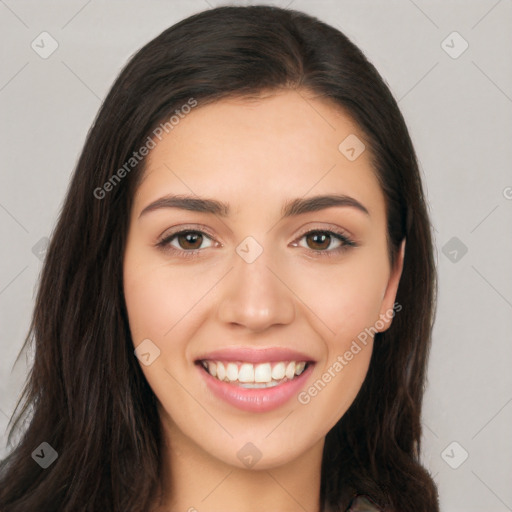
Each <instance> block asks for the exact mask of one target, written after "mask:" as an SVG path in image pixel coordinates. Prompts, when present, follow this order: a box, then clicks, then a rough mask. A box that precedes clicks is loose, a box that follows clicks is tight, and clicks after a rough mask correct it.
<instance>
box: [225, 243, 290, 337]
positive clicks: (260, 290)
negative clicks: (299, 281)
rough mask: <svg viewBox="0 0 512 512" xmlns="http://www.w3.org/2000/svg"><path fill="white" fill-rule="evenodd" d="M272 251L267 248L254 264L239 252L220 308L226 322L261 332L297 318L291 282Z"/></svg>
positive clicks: (227, 278) (226, 284)
mask: <svg viewBox="0 0 512 512" xmlns="http://www.w3.org/2000/svg"><path fill="white" fill-rule="evenodd" d="M269 252H270V251H266V250H265V251H263V253H262V254H261V255H260V256H259V257H258V258H257V259H256V260H255V261H253V262H252V263H247V262H246V261H244V260H243V259H242V258H240V257H238V255H236V257H235V259H234V268H233V270H232V271H231V272H229V273H228V275H227V276H226V278H225V279H224V283H223V287H222V292H221V300H220V304H219V308H218V319H219V320H220V321H221V322H223V323H224V324H230V325H231V326H233V325H238V326H241V327H244V328H246V329H247V330H250V331H253V332H261V331H264V330H266V329H268V328H269V327H271V326H273V325H285V324H289V323H291V322H292V321H293V320H294V318H295V303H294V294H293V292H292V291H291V290H290V288H288V286H290V283H288V282H287V279H286V275H285V274H286V273H285V272H281V271H280V270H279V268H280V267H279V266H278V265H277V264H275V261H273V260H272V259H271V258H270V255H269Z"/></svg>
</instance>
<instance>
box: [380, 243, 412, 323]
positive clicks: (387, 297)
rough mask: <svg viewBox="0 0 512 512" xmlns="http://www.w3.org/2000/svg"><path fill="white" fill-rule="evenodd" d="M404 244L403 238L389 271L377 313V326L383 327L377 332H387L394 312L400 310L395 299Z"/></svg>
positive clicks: (401, 267) (399, 305) (401, 266)
mask: <svg viewBox="0 0 512 512" xmlns="http://www.w3.org/2000/svg"><path fill="white" fill-rule="evenodd" d="M405 242H406V239H405V238H404V239H403V240H402V243H401V244H400V249H399V250H398V253H397V256H396V260H395V264H394V267H393V268H392V269H391V273H390V276H389V280H388V284H387V287H386V290H385V292H384V297H383V298H382V304H381V309H380V313H379V325H382V324H384V325H383V326H382V328H381V329H378V332H384V331H387V330H388V329H389V327H390V326H391V322H392V320H393V317H394V316H395V312H398V311H400V310H401V309H402V305H401V304H397V303H396V302H395V299H396V294H397V291H398V285H399V283H400V278H401V277H402V270H403V266H404V258H405Z"/></svg>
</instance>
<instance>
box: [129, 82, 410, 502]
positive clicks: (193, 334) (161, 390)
mask: <svg viewBox="0 0 512 512" xmlns="http://www.w3.org/2000/svg"><path fill="white" fill-rule="evenodd" d="M350 134H355V135H356V136H357V137H358V138H359V139H361V140H363V135H362V133H361V132H360V130H359V129H358V127H357V125H356V124H354V123H353V121H351V119H350V118H349V117H348V116H347V115H345V114H344V113H343V111H342V110H341V109H339V108H337V107H335V106H334V105H333V104H331V103H330V102H329V101H327V100H323V99H319V98H315V97H313V96H311V95H308V94H307V93H306V92H305V91H300V94H299V92H296V91H287V92H277V93H272V94H267V95H265V96H264V97H262V98H261V99H259V100H258V101H254V100H247V99H233V98H231V99H228V100H222V101H220V102H217V103H215V104H211V105H207V106H204V107H201V106H198V107H196V108H195V109H193V110H192V112H191V113H189V114H188V115H187V116H186V117H185V118H184V119H183V120H181V121H180V122H179V124H178V125H177V126H175V127H174V129H173V130H172V131H171V132H169V134H167V135H166V136H165V137H164V138H162V140H161V141H159V142H158V141H157V142H158V143H157V145H156V147H155V148H154V149H152V150H151V152H150V154H149V157H148V161H147V168H146V172H145V175H144V179H143V181H142V183H141V185H140V186H139V188H138V190H137V191H136V195H135V198H134V204H133V208H132V212H131V219H130V228H129V234H128V242H127V246H126V251H125V255H124V262H123V264H124V293H125V299H126V306H127V310H128V316H129V322H130V329H131V334H132V338H133V342H134V346H135V347H137V346H138V345H139V344H140V343H141V342H142V340H144V339H150V340H151V341H152V342H153V343H154V344H155V345H156V346H157V347H158V348H159V350H160V355H159V357H157V358H156V359H155V360H154V361H153V362H152V363H151V364H150V365H149V366H145V365H142V364H141V368H142V370H143V372H144V375H145V376H146V378H147V380H148V382H149V384H150V386H151V388H152V389H153V391H154V393H155V395H156V396H157V398H158V401H159V411H160V418H161V422H162V425H163V432H164V440H165V443H164V446H163V447H162V449H163V454H162V455H163V466H164V467H163V473H162V490H163V506H162V507H161V508H158V507H157V506H156V505H155V508H154V509H153V510H181V511H187V510H194V509H195V510H197V511H199V512H200V511H202V510H208V511H209V512H217V511H218V512H221V511H223V512H224V511H226V510H237V511H239V512H250V511H256V510H280V511H283V512H284V511H292V510H293V511H295V510H298V509H305V510H308V511H319V510H320V502H319V496H320V467H321V461H322V449H323V446H324V439H325V435H326V434H327V433H328V431H329V430H330V429H331V428H332V427H333V426H334V425H335V424H336V422H337V421H338V420H339V419H340V418H341V417H342V416H343V414H344V413H345V412H346V410H347V409H348V407H349V406H350V404H351V403H352V402H353V400H354V399H355V397H356V395H357V393H358V391H359V389H360V387H361V385H362V383H363V381H364V378H365V376H366V374H367V370H368V365H369V361H370V357H371V352H372V348H373V340H372V339H371V337H370V338H369V341H368V343H367V345H366V346H363V345H361V346H362V350H361V351H360V352H358V353H357V355H354V357H353V359H352V360H351V361H350V362H348V364H347V365H346V366H344V367H343V370H342V371H339V372H337V373H336V374H335V375H336V376H335V377H334V378H332V379H331V381H330V382H329V383H328V384H327V385H326V386H325V387H324V388H323V389H322V390H321V391H320V392H319V393H318V394H317V395H316V396H314V397H312V398H311V400H310V401H309V403H307V404H305V405H303V404H301V403H299V401H298V400H297V399H296V397H293V398H292V399H291V400H289V401H288V402H287V403H285V404H284V405H283V406H281V407H279V408H277V409H275V410H272V411H268V412H264V413H252V412H247V411H242V410H239V409H238V408H236V407H234V406H232V405H230V404H228V403H226V402H224V401H223V400H220V399H219V398H216V397H215V396H213V395H212V394H211V393H209V391H208V388H207V387H206V385H205V383H204V382H203V380H202V379H201V378H200V375H199V373H198V368H197V366H196V365H195V364H194V361H195V359H196V358H197V357H198V355H199V354H202V353H204V352H210V351H213V350H215V349H219V348H225V347H231V346H247V347H252V348H267V347H276V346H277V347H289V348H294V349H297V350H300V351H302V352H305V353H306V354H308V355H310V356H311V357H312V358H313V359H314V360H315V361H316V364H315V366H314V368H313V373H312V375H311V376H310V378H309V379H308V382H307V384H306V386H305V387H304V389H307V388H308V387H309V386H311V385H312V384H313V383H314V382H315V381H317V380H318V379H320V378H321V377H322V375H323V374H324V373H325V372H326V371H327V370H328V369H329V368H330V367H331V368H332V365H333V363H334V362H335V361H336V360H337V358H338V356H340V355H341V356H343V354H344V353H345V352H346V351H347V350H349V348H350V346H351V344H352V342H353V340H354V339H356V337H357V336H358V334H360V333H361V332H362V331H364V329H365V328H369V327H370V326H374V325H375V323H376V322H377V321H378V320H379V319H383V318H384V317H386V318H387V320H384V324H385V325H384V326H383V327H382V328H381V329H379V330H381V331H384V330H386V329H387V328H388V327H389V325H390V322H391V320H390V319H389V314H388V315H387V316H386V312H389V311H390V310H392V308H393V304H394V302H395V296H396V291H397V287H398V282H399V279H400V275H401V270H402V262H403V250H404V245H402V248H401V251H400V253H399V256H398V258H397V264H396V266H395V268H391V267H390V263H389V260H388V253H387V242H386V214H385V203H384V196H383V193H382V191H381V189H380V186H379V184H378V181H377V178H376V176H375V174H374V171H373V169H372V166H371V164H370V154H369V153H370V152H369V149H368V148H367V149H366V151H364V152H363V153H362V154H361V155H360V156H359V157H358V158H357V159H356V160H355V161H349V160H348V159H347V158H346V157H345V156H344V155H343V154H342V153H341V152H340V151H339V150H338V146H339V144H340V142H341V141H343V140H344V139H345V138H346V137H347V136H348V135H350ZM170 193H172V194H192V195H194V194H195V195H197V196H200V197H208V198H214V199H217V200H222V201H224V202H226V203H229V205H230V208H231V210H232V212H231V215H230V216H229V217H226V218H223V217H221V216H219V215H213V214H210V213H202V212H192V211H186V210H181V209H176V208H160V209H156V210H153V211H151V212H148V213H145V214H144V215H142V216H141V217H139V215H140V213H141V211H142V210H143V209H144V208H145V207H146V206H147V205H149V204H150V203H151V202H153V201H155V200H156V199H158V198H160V197H162V196H164V195H166V194H170ZM332 193H339V194H345V195H348V196H351V197H352V198H354V199H356V200H357V201H359V202H360V203H362V204H363V205H364V206H365V207H366V208H367V210H368V212H369V215H367V214H365V213H364V212H361V211H359V210H358V209H356V208H353V207H347V206H344V207H330V208H328V209H324V210H320V211H316V212H310V213H305V214H301V215H298V216H295V217H289V218H286V219H282V218H281V208H282V206H283V203H284V202H285V201H287V200H290V199H295V198H301V197H311V196H314V195H318V194H332ZM171 228H173V230H176V231H179V230H180V229H189V230H194V229H195V230H201V231H203V229H204V228H206V229H208V231H209V233H206V232H204V231H203V232H204V233H205V235H204V236H203V238H201V237H199V239H198V240H196V241H195V242H194V241H192V243H191V242H187V239H186V238H184V237H183V236H182V237H177V236H176V237H174V239H173V241H172V242H169V244H168V245H171V246H172V247H173V248H174V249H175V250H176V251H178V252H180V251H181V253H182V254H183V253H185V252H186V251H191V250H194V249H197V248H199V254H198V256H196V257H194V258H184V257H180V256H179V255H178V253H171V252H165V251H164V250H162V248H160V247H158V246H157V243H158V241H159V240H160V239H161V238H162V237H163V235H168V234H170V233H171V231H172V230H171ZM332 228H337V229H339V230H342V231H343V232H344V233H345V234H348V235H350V237H351V239H353V240H354V241H355V242H356V243H357V246H356V247H346V249H345V250H344V251H341V252H337V253H336V252H335V250H336V248H338V247H339V246H340V242H339V241H337V239H336V238H335V237H333V238H332V239H331V241H330V243H329V239H328V240H327V242H325V243H322V241H321V239H320V241H319V239H318V238H315V236H314V233H313V235H308V236H305V235H304V233H307V232H308V231H312V230H315V229H316V230H329V229H332ZM210 233H211V235H213V236H211V235H210ZM248 236H252V237H254V239H255V240H257V242H258V243H259V244H260V246H261V247H262V248H263V252H262V254H261V255H260V256H259V257H258V258H257V259H256V260H255V261H254V262H253V263H251V264H249V263H247V262H246V261H245V260H244V259H242V258H241V257H240V256H239V255H238V253H237V252H236V248H237V246H238V245H239V244H240V243H241V242H242V241H243V240H244V239H245V238H246V237H248ZM322 251H323V252H322ZM327 251H331V253H332V254H333V255H332V257H329V256H327V255H326V252H327ZM381 326H382V322H381ZM331 371H332V370H331ZM248 442H251V443H253V444H254V445H255V446H256V447H257V448H258V449H259V451H260V452H261V454H262V456H261V459H260V460H259V461H258V462H257V464H256V465H255V466H253V467H252V468H247V467H246V466H245V465H244V464H243V463H242V461H241V460H239V458H238V457H237V452H238V450H240V449H241V448H242V447H243V446H244V445H245V444H246V443H248Z"/></svg>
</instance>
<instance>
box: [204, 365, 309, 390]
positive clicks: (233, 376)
mask: <svg viewBox="0 0 512 512" xmlns="http://www.w3.org/2000/svg"><path fill="white" fill-rule="evenodd" d="M202 365H203V367H204V368H205V369H206V370H207V371H208V373H209V374H210V375H211V376H212V377H216V378H217V379H219V380H221V381H225V382H232V383H237V384H238V385H240V386H242V387H245V388H265V387H273V386H277V385H278V384H281V383H282V382H286V381H287V380H291V379H293V378H294V377H295V376H298V375H300V374H301V373H302V372H303V371H304V369H305V367H306V362H305V361H300V362H296V361H287V362H278V363H260V364H256V365H253V364H251V363H234V362H229V363H222V362H221V361H202Z"/></svg>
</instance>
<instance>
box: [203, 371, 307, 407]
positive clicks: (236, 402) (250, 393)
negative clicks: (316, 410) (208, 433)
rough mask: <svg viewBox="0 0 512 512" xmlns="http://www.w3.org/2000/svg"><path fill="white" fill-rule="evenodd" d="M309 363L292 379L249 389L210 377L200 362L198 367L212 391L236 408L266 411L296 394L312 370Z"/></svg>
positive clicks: (278, 405)
mask: <svg viewBox="0 0 512 512" xmlns="http://www.w3.org/2000/svg"><path fill="white" fill-rule="evenodd" d="M313 366H314V363H311V364H310V365H309V366H308V367H307V368H306V369H305V370H304V371H303V372H302V373H301V374H300V375H298V376H296V377H294V378H293V379H292V380H289V381H287V382H284V383H283V384H278V385H277V386H273V387H271V388H260V389H249V388H243V387H241V386H237V385H236V384H229V383H227V382H224V381H220V380H219V379H216V378H215V377H212V376H211V375H210V374H209V373H208V372H207V371H206V370H205V369H204V368H203V366H202V365H201V364H199V365H198V369H199V371H200V373H201V374H202V376H203V379H205V381H206V384H207V385H208V387H209V389H210V390H211V391H212V393H213V394H214V395H215V396H217V397H218V398H221V399H223V400H224V401H226V402H227V403H228V404H231V405H233V406H235V407H237V408H238V409H242V410H244V411H249V412H266V411H272V410H273V409H277V408H278V407H280V406H281V405H283V404H285V403H286V402H287V401H288V400H290V398H291V397H292V396H296V395H297V394H298V393H299V391H300V389H301V388H302V387H303V386H304V385H305V384H306V380H307V379H308V377H309V376H310V375H311V372H312V371H313Z"/></svg>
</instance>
